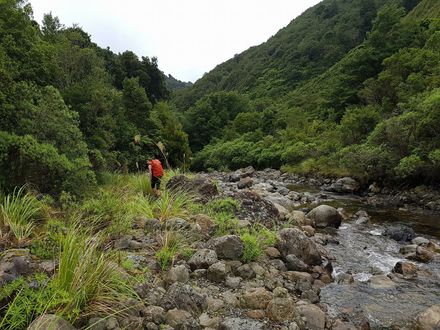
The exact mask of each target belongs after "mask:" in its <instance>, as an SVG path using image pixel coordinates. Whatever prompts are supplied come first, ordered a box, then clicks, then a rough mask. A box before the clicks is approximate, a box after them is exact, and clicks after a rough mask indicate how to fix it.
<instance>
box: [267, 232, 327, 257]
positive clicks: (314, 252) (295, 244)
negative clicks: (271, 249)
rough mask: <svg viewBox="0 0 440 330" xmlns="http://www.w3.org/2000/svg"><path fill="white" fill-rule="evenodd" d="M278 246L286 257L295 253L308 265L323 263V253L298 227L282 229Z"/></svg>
mask: <svg viewBox="0 0 440 330" xmlns="http://www.w3.org/2000/svg"><path fill="white" fill-rule="evenodd" d="M276 247H277V249H278V250H279V251H280V252H281V255H282V256H283V257H284V258H286V257H287V256H288V255H289V254H293V255H295V256H296V257H298V259H300V260H302V261H303V262H304V263H306V264H307V265H320V264H321V254H320V253H319V250H318V248H317V246H316V244H315V242H313V241H312V240H311V239H310V238H308V237H307V236H306V235H304V233H303V232H302V231H301V230H299V229H297V228H285V229H282V230H281V231H280V232H279V235H278V242H277V246H276Z"/></svg>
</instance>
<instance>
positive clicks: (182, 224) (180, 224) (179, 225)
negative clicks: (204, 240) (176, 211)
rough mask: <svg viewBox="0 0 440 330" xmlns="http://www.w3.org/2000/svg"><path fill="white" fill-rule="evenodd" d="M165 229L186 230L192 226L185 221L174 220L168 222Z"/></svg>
mask: <svg viewBox="0 0 440 330" xmlns="http://www.w3.org/2000/svg"><path fill="white" fill-rule="evenodd" d="M165 227H166V228H170V229H174V230H185V229H189V228H190V224H189V223H188V221H186V220H185V219H180V218H172V219H168V220H167V221H166V223H165Z"/></svg>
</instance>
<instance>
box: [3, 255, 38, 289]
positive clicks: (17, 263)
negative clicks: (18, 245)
mask: <svg viewBox="0 0 440 330" xmlns="http://www.w3.org/2000/svg"><path fill="white" fill-rule="evenodd" d="M37 270H38V265H37V264H36V262H35V261H34V260H33V259H32V256H31V255H30V253H29V250H27V249H12V250H8V251H6V252H4V253H3V255H2V256H1V257H0V288H1V287H2V286H3V285H5V284H6V283H9V282H12V281H13V280H15V279H16V278H18V277H19V276H27V275H31V274H33V273H34V272H36V271H37Z"/></svg>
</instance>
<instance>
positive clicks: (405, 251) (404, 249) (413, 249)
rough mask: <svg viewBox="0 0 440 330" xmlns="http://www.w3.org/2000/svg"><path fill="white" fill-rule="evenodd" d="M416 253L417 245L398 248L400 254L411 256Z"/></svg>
mask: <svg viewBox="0 0 440 330" xmlns="http://www.w3.org/2000/svg"><path fill="white" fill-rule="evenodd" d="M416 251H417V245H416V244H412V245H404V246H402V247H400V250H399V252H400V253H401V254H404V255H406V254H411V253H416Z"/></svg>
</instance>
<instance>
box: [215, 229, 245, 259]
mask: <svg viewBox="0 0 440 330" xmlns="http://www.w3.org/2000/svg"><path fill="white" fill-rule="evenodd" d="M207 246H208V247H209V248H212V249H213V250H215V252H216V253H217V256H218V258H220V259H231V260H238V259H240V258H241V256H242V255H243V242H242V241H241V239H240V237H238V236H237V235H226V236H222V237H218V238H214V239H211V240H210V241H209V242H208V243H207Z"/></svg>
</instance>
